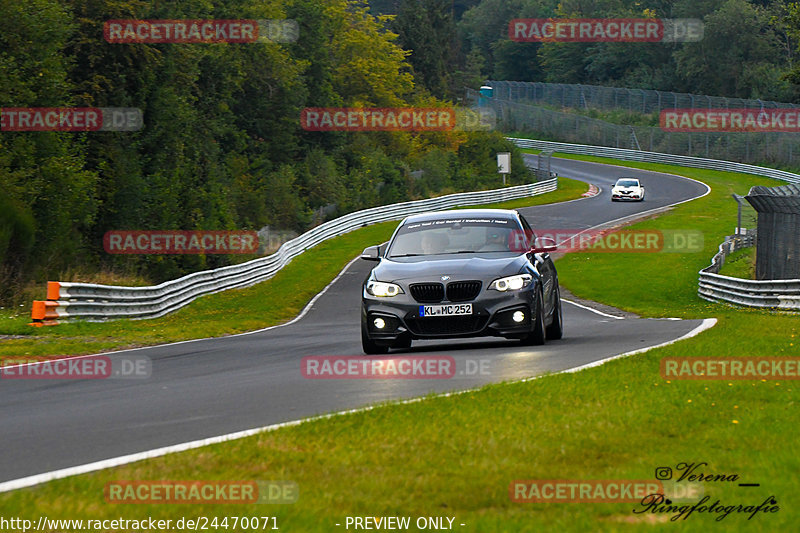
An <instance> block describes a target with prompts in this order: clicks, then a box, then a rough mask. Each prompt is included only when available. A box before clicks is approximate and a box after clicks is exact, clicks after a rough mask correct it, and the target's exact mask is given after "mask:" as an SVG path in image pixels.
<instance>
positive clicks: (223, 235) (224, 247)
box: [103, 230, 258, 254]
mask: <svg viewBox="0 0 800 533" xmlns="http://www.w3.org/2000/svg"><path fill="white" fill-rule="evenodd" d="M103 248H105V250H106V252H108V253H110V254H254V253H256V252H257V251H258V233H257V232H255V231H200V230H198V231H181V230H170V231H108V232H106V234H105V235H104V236H103Z"/></svg>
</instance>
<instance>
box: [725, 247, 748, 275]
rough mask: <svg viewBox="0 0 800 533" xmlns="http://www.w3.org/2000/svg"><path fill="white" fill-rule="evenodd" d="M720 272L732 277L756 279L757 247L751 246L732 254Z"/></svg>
mask: <svg viewBox="0 0 800 533" xmlns="http://www.w3.org/2000/svg"><path fill="white" fill-rule="evenodd" d="M719 273H720V274H721V275H723V276H730V277H732V278H742V279H756V247H755V246H749V247H747V248H743V249H741V250H737V251H735V252H733V253H732V254H730V255H729V256H728V257H726V258H725V263H723V265H722V268H720V270H719Z"/></svg>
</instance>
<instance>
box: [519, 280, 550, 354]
mask: <svg viewBox="0 0 800 533" xmlns="http://www.w3.org/2000/svg"><path fill="white" fill-rule="evenodd" d="M546 336H547V334H546V333H545V328H544V297H543V296H542V291H541V289H540V290H538V291H537V293H536V318H535V319H534V321H533V329H532V330H531V332H530V333H529V334H528V335H527V336H526V337H523V339H522V344H523V345H525V346H541V345H542V344H544V342H545V338H546Z"/></svg>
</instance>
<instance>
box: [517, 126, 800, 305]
mask: <svg viewBox="0 0 800 533" xmlns="http://www.w3.org/2000/svg"><path fill="white" fill-rule="evenodd" d="M509 140H510V141H512V142H513V143H514V144H516V145H517V146H519V147H520V148H532V149H535V150H546V151H553V152H561V153H567V154H581V155H593V156H597V157H611V158H614V159H622V160H625V161H643V162H646V163H664V164H668V165H681V166H684V167H694V168H705V169H712V170H724V171H728V172H743V173H745V174H755V175H758V176H766V177H768V178H775V179H779V180H783V181H788V182H791V183H800V175H797V174H793V173H791V172H786V171H785V170H776V169H774V168H766V167H759V166H755V165H747V164H744V163H734V162H732V161H720V160H717V159H703V158H701V157H689V156H685V155H674V154H662V153H658V152H643V151H639V150H626V149H624V148H609V147H605V146H591V145H586V144H569V143H559V142H551V141H539V140H535V139H518V138H513V137H510V138H509ZM752 239H753V237H752V236H748V237H745V238H744V239H733V238H729V240H726V241H725V242H724V243H722V244H721V245H720V251H719V252H718V253H717V255H715V256H714V259H713V260H712V263H711V265H710V266H708V267H706V268H704V269H703V270H701V271H700V272H698V274H699V276H700V277H699V284H698V285H699V288H698V290H697V293H698V295H699V296H700V297H701V298H703V299H705V300H710V301H721V302H727V303H732V304H738V305H744V306H748V307H776V308H780V309H800V279H788V280H763V281H759V280H748V279H739V278H732V277H729V276H721V275H719V274H717V272H718V271H719V267H720V266H721V264H722V262H723V261H724V256H725V255H727V254H729V253H731V252H733V251H735V250H737V249H739V248H742V247H745V246H752V245H753V240H752Z"/></svg>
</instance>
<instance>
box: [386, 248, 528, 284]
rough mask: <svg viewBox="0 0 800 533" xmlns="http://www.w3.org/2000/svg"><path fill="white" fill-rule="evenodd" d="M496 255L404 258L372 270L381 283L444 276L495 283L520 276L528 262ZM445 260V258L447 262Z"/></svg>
mask: <svg viewBox="0 0 800 533" xmlns="http://www.w3.org/2000/svg"><path fill="white" fill-rule="evenodd" d="M491 255H497V254H484V255H469V256H458V257H456V258H450V256H430V257H426V258H421V257H409V258H403V259H396V260H389V259H383V260H382V261H381V262H380V263H379V264H378V266H376V267H375V269H374V270H373V274H374V276H375V279H377V280H378V281H387V282H392V281H403V280H414V281H442V279H441V278H442V276H450V279H449V280H448V281H457V280H467V279H479V280H483V281H487V280H489V281H490V280H493V279H495V278H499V277H503V276H513V275H514V274H518V273H519V272H520V270H521V269H522V268H523V266H524V265H525V264H526V263H527V262H528V259H527V257H525V255H524V254H522V255H517V254H514V255H503V257H491ZM445 258H446V259H445Z"/></svg>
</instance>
